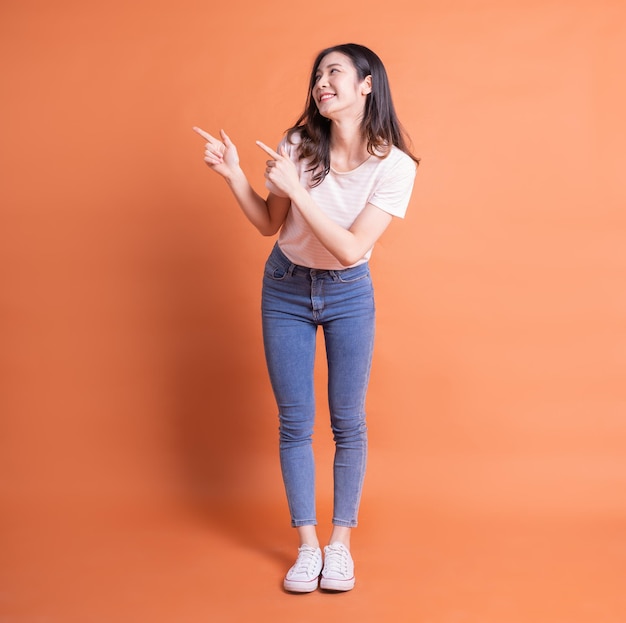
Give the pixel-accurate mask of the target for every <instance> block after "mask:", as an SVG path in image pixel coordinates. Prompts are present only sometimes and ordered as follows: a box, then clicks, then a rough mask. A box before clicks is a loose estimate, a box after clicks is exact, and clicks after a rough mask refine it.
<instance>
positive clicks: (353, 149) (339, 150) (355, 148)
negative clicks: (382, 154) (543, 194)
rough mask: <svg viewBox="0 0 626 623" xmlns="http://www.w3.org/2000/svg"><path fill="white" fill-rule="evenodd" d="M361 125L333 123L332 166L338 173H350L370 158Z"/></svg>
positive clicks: (331, 137) (331, 140)
mask: <svg viewBox="0 0 626 623" xmlns="http://www.w3.org/2000/svg"><path fill="white" fill-rule="evenodd" d="M369 155H370V154H369V153H368V151H367V140H366V138H365V136H363V133H362V131H361V123H360V120H359V121H355V122H353V123H347V122H343V123H337V122H333V124H332V126H331V131H330V164H331V166H332V167H333V169H335V170H337V171H350V170H352V169H355V168H356V167H358V166H359V165H360V164H362V163H363V162H364V161H365V160H367V158H368V157H369Z"/></svg>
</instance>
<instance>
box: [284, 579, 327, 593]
mask: <svg viewBox="0 0 626 623" xmlns="http://www.w3.org/2000/svg"><path fill="white" fill-rule="evenodd" d="M318 585H319V576H318V577H316V578H313V579H312V580H308V581H302V580H288V579H287V578H285V580H284V582H283V587H284V589H285V590H286V591H289V592H290V593H312V592H313V591H314V590H317V587H318Z"/></svg>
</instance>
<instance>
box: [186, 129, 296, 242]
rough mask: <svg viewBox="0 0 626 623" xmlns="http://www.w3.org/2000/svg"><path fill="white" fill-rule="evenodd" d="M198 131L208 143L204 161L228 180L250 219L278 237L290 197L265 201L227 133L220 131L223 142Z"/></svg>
mask: <svg viewBox="0 0 626 623" xmlns="http://www.w3.org/2000/svg"><path fill="white" fill-rule="evenodd" d="M194 131H195V132H197V133H198V134H199V135H200V136H202V137H203V138H204V139H205V140H206V141H207V142H206V144H205V150H204V161H205V162H206V163H207V165H208V166H209V168H210V169H212V170H213V171H215V172H216V173H218V174H219V175H221V176H222V177H223V178H224V179H225V180H226V183H227V184H228V186H229V187H230V190H231V191H232V193H233V195H234V196H235V199H236V200H237V203H238V204H239V206H240V207H241V209H242V211H243V213H244V214H245V215H246V217H247V218H248V220H249V221H250V222H251V223H252V224H253V225H254V226H255V227H256V228H257V229H258V230H259V232H260V233H261V234H263V235H264V236H272V235H274V234H275V233H276V232H277V231H278V230H279V229H280V227H281V225H282V224H283V222H284V221H285V218H286V216H287V212H288V211H289V206H290V203H291V202H290V200H289V198H288V197H279V196H278V195H275V194H274V193H270V194H269V195H268V197H267V199H263V198H262V197H261V196H260V195H259V194H258V193H257V192H255V191H254V189H253V188H252V186H250V182H248V178H247V177H246V175H245V173H244V172H243V170H242V168H241V167H240V166H239V155H238V153H237V148H236V147H235V145H234V144H233V142H232V141H231V140H230V138H229V137H228V135H227V134H226V132H224V130H220V135H221V137H222V140H221V141H220V140H218V139H216V138H215V137H213V136H211V135H210V134H209V133H208V132H205V131H204V130H202V129H200V128H196V127H194Z"/></svg>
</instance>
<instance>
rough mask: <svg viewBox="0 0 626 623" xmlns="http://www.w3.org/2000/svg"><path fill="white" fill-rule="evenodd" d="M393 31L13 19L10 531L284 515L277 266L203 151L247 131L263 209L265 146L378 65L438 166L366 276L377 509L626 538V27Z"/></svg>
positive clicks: (7, 163)
mask: <svg viewBox="0 0 626 623" xmlns="http://www.w3.org/2000/svg"><path fill="white" fill-rule="evenodd" d="M216 4H217V5H218V6H217V7H216V6H215V5H216ZM385 7H386V8H385V11H384V12H383V11H382V10H381V4H380V3H379V2H373V1H370V0H365V1H364V2H360V3H358V4H356V3H352V2H347V1H345V0H334V1H333V2H326V1H325V0H324V1H323V2H318V3H317V4H315V5H314V6H312V7H311V8H310V9H307V8H306V7H305V6H304V5H302V6H300V5H294V4H293V3H292V2H286V1H285V0H275V1H274V2H272V3H271V4H270V5H267V3H265V4H264V3H256V2H254V3H253V2H250V3H248V4H246V5H241V4H239V3H214V2H206V1H204V2H199V1H197V0H180V1H178V2H176V3H173V2H172V3H166V2H161V3H156V4H155V3H154V2H148V1H147V0H137V1H135V2H132V3H127V2H113V3H100V4H99V5H97V6H95V5H92V3H85V2H78V1H73V0H65V1H62V2H55V3H49V2H43V1H41V0H31V1H30V2H15V1H14V2H4V3H3V5H2V8H1V9H0V31H1V35H0V51H1V54H0V58H1V61H0V62H1V64H2V83H3V85H2V94H1V96H0V102H1V109H0V112H1V116H0V117H1V119H0V123H1V124H2V127H1V133H0V136H1V143H0V144H1V147H0V175H1V177H2V182H1V184H0V204H1V215H0V219H1V220H0V236H1V241H0V280H1V292H0V314H1V317H0V345H1V346H0V375H1V376H0V383H1V387H0V390H1V393H0V409H1V413H2V420H1V423H0V428H1V432H0V474H2V475H1V476H0V483H1V485H0V494H1V495H2V504H3V508H4V509H5V511H6V510H7V509H8V513H7V512H5V513H4V517H5V520H7V517H8V518H12V520H14V521H15V522H19V521H20V518H21V517H23V516H25V515H27V514H28V513H32V514H38V513H40V512H42V510H43V511H44V512H46V513H51V514H53V515H55V516H58V517H63V515H64V514H65V513H67V512H68V511H69V510H71V509H74V508H75V507H78V506H84V505H85V504H87V505H88V504H94V505H97V504H99V503H100V502H99V501H100V500H108V501H109V502H120V503H124V500H135V501H136V500H143V501H145V502H146V503H148V502H150V501H152V502H154V503H156V504H168V503H171V502H172V501H173V500H176V499H179V498H180V497H181V496H183V497H184V496H188V495H189V492H191V493H193V492H196V491H202V490H206V489H211V490H214V491H217V492H221V493H228V492H229V491H230V492H233V491H234V492H235V495H246V494H250V495H253V494H256V493H259V492H261V493H263V494H264V495H274V494H275V495H276V497H277V499H278V498H279V497H280V499H281V500H282V497H281V496H282V491H281V489H280V486H281V485H280V483H279V480H278V471H277V463H276V457H275V445H276V422H275V413H274V411H275V409H274V405H273V400H272V396H271V394H270V390H269V384H268V381H267V378H266V373H265V368H264V361H263V355H262V347H261V338H260V326H259V325H260V323H259V294H260V293H259V288H260V271H261V268H262V263H263V261H264V258H265V256H266V254H267V253H268V251H269V249H270V247H271V244H272V241H271V240H268V239H264V238H261V237H260V236H258V235H257V234H256V232H255V231H254V230H253V229H252V227H251V226H249V225H248V224H247V222H245V220H244V218H243V217H242V216H241V214H240V213H238V209H237V208H236V206H235V205H234V202H233V200H232V199H231V197H230V196H229V193H228V191H227V189H226V186H225V184H224V183H223V182H222V181H221V180H219V179H218V178H217V177H216V176H215V175H213V174H212V173H211V172H210V171H208V170H207V169H206V167H205V166H204V164H203V162H202V143H201V141H200V140H199V139H198V137H197V136H196V135H195V134H193V132H192V131H191V127H192V125H196V124H197V125H200V126H202V127H205V128H206V129H207V130H209V131H217V130H218V129H219V128H220V127H224V128H226V129H227V131H228V132H229V133H230V135H231V136H232V138H233V140H234V141H235V142H236V143H237V144H238V146H239V150H240V154H241V158H242V160H243V162H244V165H245V167H246V168H247V170H248V171H249V172H250V176H251V178H252V180H253V181H254V182H255V183H256V184H257V186H259V188H261V187H262V186H261V184H262V181H263V180H262V171H263V161H264V156H263V154H262V153H261V152H260V151H259V150H258V148H256V146H255V144H254V141H255V140H256V139H261V140H263V141H265V142H268V143H270V144H275V143H277V142H278V140H279V139H280V136H281V132H282V131H283V130H284V129H285V128H286V127H288V126H289V125H290V124H291V123H292V122H293V121H294V120H295V117H296V115H297V114H298V113H299V112H300V109H301V107H302V105H303V103H304V97H305V92H304V89H305V87H306V82H307V76H308V71H309V64H310V62H311V61H312V59H313V57H314V54H315V53H316V52H317V51H318V50H319V49H321V48H322V47H325V46H327V45H330V44H334V43H337V42H345V41H352V40H353V41H357V42H360V43H363V44H365V45H369V46H370V47H372V48H373V49H374V50H376V51H377V52H378V53H379V54H380V56H381V57H382V59H383V61H384V62H385V63H386V65H387V68H388V71H389V74H390V79H391V82H392V88H393V89H394V93H395V98H396V105H397V108H398V112H399V114H400V116H401V119H402V120H403V123H404V125H405V126H406V128H407V129H408V130H409V132H410V134H411V136H412V139H413V142H414V145H415V151H416V152H417V153H418V154H419V155H420V156H421V157H422V159H423V160H422V166H421V168H420V170H419V173H418V178H417V183H416V188H415V193H414V197H413V200H412V202H411V205H410V209H409V214H408V218H407V219H406V221H404V222H396V223H394V224H393V225H392V227H391V229H390V230H389V232H388V233H386V234H385V236H384V238H383V239H382V241H381V242H380V244H379V245H378V247H377V249H376V251H375V254H374V260H373V262H372V264H373V271H374V275H375V280H376V285H377V294H378V307H379V332H378V343H377V351H376V361H375V367H374V372H373V379H372V384H371V391H370V400H369V414H370V429H371V434H372V437H371V439H372V441H371V443H372V459H371V461H372V462H371V469H370V472H369V475H368V478H369V481H368V482H369V483H370V485H369V486H370V487H372V489H373V490H375V489H376V487H377V486H385V487H389V488H390V489H391V490H395V489H398V490H405V491H406V490H408V491H410V495H412V496H414V500H415V504H416V505H420V504H422V505H435V506H436V505H441V506H445V507H448V508H452V509H454V508H464V509H465V512H482V511H484V510H490V511H497V512H513V513H515V512H518V511H520V510H524V511H525V512H528V513H561V514H563V513H604V512H609V513H610V512H618V513H623V512H625V511H626V498H624V496H623V495H616V492H617V491H623V490H624V484H625V479H626V463H625V461H624V447H625V444H626V418H625V417H624V414H625V413H626V378H625V377H626V374H625V372H626V325H625V321H624V318H625V317H626V297H625V295H624V291H625V290H624V277H625V269H626V235H625V227H626V211H625V210H624V206H625V205H626V192H625V190H624V189H625V186H624V183H623V171H624V169H625V168H626V158H625V156H624V153H626V152H625V150H624V144H625V143H626V141H625V139H626V132H625V123H624V110H625V109H626V101H625V100H626V98H625V91H624V90H625V87H624V81H623V79H622V75H623V61H624V58H626V44H625V42H626V26H625V18H626V10H625V9H624V8H623V4H622V3H621V2H618V1H610V0H604V1H602V0H600V1H597V0H596V1H593V2H592V1H588V2H584V1H581V2H576V3H573V2H569V1H567V2H566V1H558V0H554V1H551V2H543V1H541V2H539V1H524V2H522V1H521V0H520V1H504V2H503V1H501V0H498V1H496V0H482V1H477V2H472V3H467V2H463V1H461V0H449V1H446V2H434V1H427V2H420V3H415V2H408V1H403V0H392V2H391V3H385ZM319 374H320V391H321V392H322V393H323V387H322V385H323V383H322V381H323V369H322V368H321V367H320V370H319ZM321 413H322V415H323V408H322V409H321ZM320 426H321V428H320V433H322V432H324V433H325V432H326V429H327V425H326V423H325V422H322V423H321V424H320ZM233 437H236V439H237V443H235V442H234V441H233ZM318 437H320V439H319V440H318V443H319V444H320V449H319V452H320V455H321V456H322V457H325V456H327V455H328V452H329V448H328V445H327V442H328V439H327V437H324V435H322V434H320V435H319V436H318ZM215 473H219V474H220V477H219V478H218V479H216V478H215V476H214V475H215ZM326 477H327V476H323V477H322V482H323V481H324V478H326ZM53 501H54V503H53ZM281 503H282V502H281ZM3 512H4V511H3Z"/></svg>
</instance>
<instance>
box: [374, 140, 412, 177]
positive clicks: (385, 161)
mask: <svg viewBox="0 0 626 623" xmlns="http://www.w3.org/2000/svg"><path fill="white" fill-rule="evenodd" d="M376 166H377V168H379V169H380V171H381V172H389V173H391V172H402V173H405V174H407V175H415V172H416V170H417V165H416V163H415V161H414V160H413V158H411V156H409V154H407V153H406V152H404V151H402V150H401V149H400V148H399V147H396V146H395V145H392V146H391V148H390V149H389V150H388V151H387V152H386V153H382V154H381V155H380V156H378V158H376Z"/></svg>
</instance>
